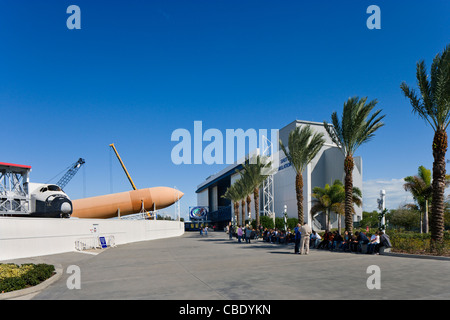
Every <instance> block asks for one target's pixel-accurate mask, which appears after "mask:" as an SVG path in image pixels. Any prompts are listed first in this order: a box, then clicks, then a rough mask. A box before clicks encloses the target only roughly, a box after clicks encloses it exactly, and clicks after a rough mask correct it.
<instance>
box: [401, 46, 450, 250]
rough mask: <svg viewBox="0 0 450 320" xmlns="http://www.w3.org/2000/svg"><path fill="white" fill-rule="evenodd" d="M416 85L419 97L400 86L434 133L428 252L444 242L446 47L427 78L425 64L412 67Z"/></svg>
mask: <svg viewBox="0 0 450 320" xmlns="http://www.w3.org/2000/svg"><path fill="white" fill-rule="evenodd" d="M416 78H417V85H418V87H419V91H420V96H419V95H417V93H416V91H415V90H414V89H411V88H410V87H409V86H408V85H407V84H406V83H405V82H403V83H402V84H401V85H400V89H401V90H402V92H403V94H404V95H405V97H407V98H408V99H409V101H410V103H411V106H412V110H413V113H415V114H418V115H419V117H420V118H422V119H424V120H425V121H426V122H427V123H428V124H429V125H430V126H431V128H432V129H433V130H434V138H433V144H432V150H433V159H434V161H433V182H432V186H433V204H432V207H431V219H430V231H431V240H432V241H431V249H432V250H435V249H436V245H437V244H441V243H442V241H443V240H444V209H445V203H444V191H445V174H446V170H445V154H446V152H447V147H448V140H447V127H448V125H449V124H450V45H447V47H446V48H445V49H444V51H443V52H442V53H438V54H437V55H436V57H435V58H434V59H433V63H432V64H431V71H430V76H428V75H427V71H426V66H425V61H424V60H421V61H419V62H418V63H417V66H416Z"/></svg>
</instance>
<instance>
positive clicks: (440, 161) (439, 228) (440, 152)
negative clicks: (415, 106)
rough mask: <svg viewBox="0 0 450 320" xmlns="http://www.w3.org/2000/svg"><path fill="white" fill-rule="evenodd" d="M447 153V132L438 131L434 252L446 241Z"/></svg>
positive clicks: (433, 234)
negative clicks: (445, 195) (445, 194)
mask: <svg viewBox="0 0 450 320" xmlns="http://www.w3.org/2000/svg"><path fill="white" fill-rule="evenodd" d="M446 152H447V132H446V131H445V130H437V131H436V133H435V135H434V140H433V158H434V162H433V204H432V207H431V217H430V218H431V219H430V231H431V242H430V246H431V250H432V251H433V252H434V251H436V249H437V248H439V247H440V244H442V242H443V240H444V209H445V207H444V191H445V174H446V170H445V153H446Z"/></svg>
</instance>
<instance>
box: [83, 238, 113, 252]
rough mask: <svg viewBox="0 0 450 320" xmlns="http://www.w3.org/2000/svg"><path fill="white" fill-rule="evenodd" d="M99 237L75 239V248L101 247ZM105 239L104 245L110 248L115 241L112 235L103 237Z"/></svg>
mask: <svg viewBox="0 0 450 320" xmlns="http://www.w3.org/2000/svg"><path fill="white" fill-rule="evenodd" d="M100 238H101V237H88V238H81V239H78V240H76V241H75V250H77V251H83V250H91V249H102V244H101V242H100ZM103 238H104V239H105V245H106V246H107V247H110V248H114V247H115V246H116V241H115V238H114V236H107V237H103Z"/></svg>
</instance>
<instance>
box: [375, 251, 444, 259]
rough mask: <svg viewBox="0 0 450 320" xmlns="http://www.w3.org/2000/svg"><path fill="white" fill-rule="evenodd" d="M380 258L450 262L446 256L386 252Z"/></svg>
mask: <svg viewBox="0 0 450 320" xmlns="http://www.w3.org/2000/svg"><path fill="white" fill-rule="evenodd" d="M380 256H390V257H400V258H415V259H430V260H441V261H450V257H445V256H432V255H425V254H411V253H400V252H386V253H383V254H380Z"/></svg>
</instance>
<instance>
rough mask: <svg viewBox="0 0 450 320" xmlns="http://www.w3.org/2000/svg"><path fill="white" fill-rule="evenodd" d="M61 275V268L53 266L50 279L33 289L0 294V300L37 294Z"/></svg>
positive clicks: (58, 265) (56, 265)
mask: <svg viewBox="0 0 450 320" xmlns="http://www.w3.org/2000/svg"><path fill="white" fill-rule="evenodd" d="M62 274H63V268H62V266H61V265H60V264H55V274H54V275H53V276H52V277H50V278H48V279H47V280H45V281H44V282H41V283H40V284H38V285H37V286H34V287H30V288H26V289H22V290H16V291H12V292H6V293H1V294H0V300H12V299H16V298H19V297H22V296H26V295H29V294H37V293H38V292H40V291H42V290H44V289H45V288H47V287H48V286H49V285H51V284H53V283H55V282H56V281H58V280H59V279H60V278H61V276H62Z"/></svg>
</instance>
